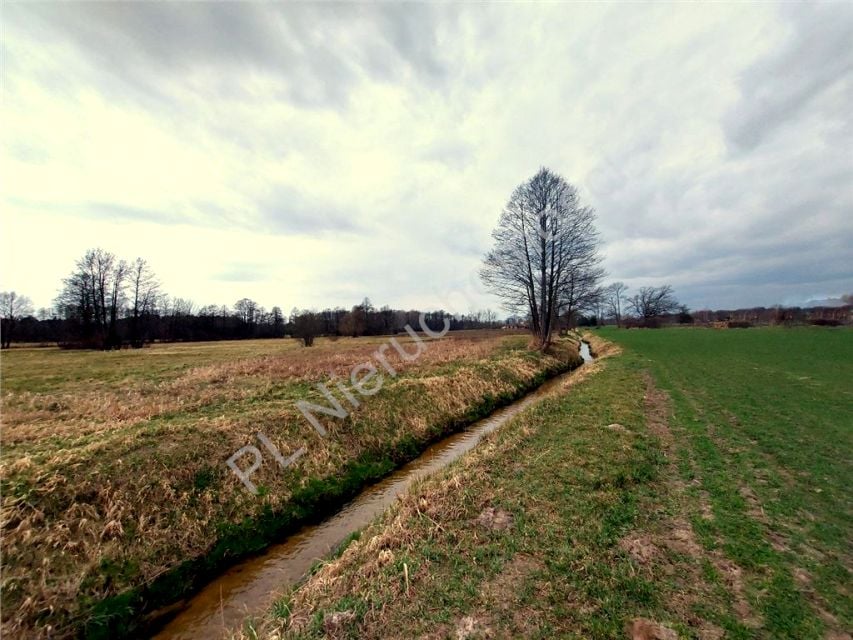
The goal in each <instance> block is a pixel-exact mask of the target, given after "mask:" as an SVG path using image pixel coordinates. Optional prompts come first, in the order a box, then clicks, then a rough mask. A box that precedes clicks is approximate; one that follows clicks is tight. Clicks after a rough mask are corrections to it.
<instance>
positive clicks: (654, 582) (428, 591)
mask: <svg viewBox="0 0 853 640" xmlns="http://www.w3.org/2000/svg"><path fill="white" fill-rule="evenodd" d="M591 339H592V340H593V346H594V347H595V348H596V350H597V352H598V354H599V355H604V356H607V357H604V358H600V359H599V360H598V361H597V362H596V363H594V364H593V365H591V366H588V367H584V368H583V369H582V370H581V371H580V372H578V374H575V375H576V378H577V379H576V381H575V383H574V384H573V385H572V386H570V387H569V388H567V389H566V392H565V393H563V394H559V395H557V396H555V397H552V398H549V399H547V400H545V401H543V402H541V403H540V404H538V405H535V406H534V407H532V408H531V409H529V410H527V411H525V412H523V413H522V414H520V415H519V416H518V417H517V418H516V419H515V420H514V421H513V422H511V423H510V424H508V425H507V426H506V427H504V428H503V429H502V430H500V431H498V432H496V433H494V434H492V436H490V438H489V439H488V440H487V441H486V442H485V443H484V444H483V445H481V447H480V448H478V449H477V450H476V451H475V452H473V453H472V454H470V455H468V456H466V457H465V458H464V459H462V460H460V461H459V462H458V463H456V464H454V465H452V466H451V467H449V468H448V469H447V470H445V471H444V472H443V473H441V474H438V475H436V476H434V477H433V478H430V479H428V480H426V481H424V482H421V483H420V484H419V485H417V486H416V487H415V488H413V490H412V491H411V492H410V494H409V495H407V496H406V497H405V498H404V499H402V500H401V501H400V502H399V503H398V504H397V505H395V507H393V508H392V509H390V510H389V511H388V512H386V514H385V515H384V516H383V517H382V518H380V519H379V520H378V521H377V522H375V523H374V524H372V525H370V526H369V527H368V528H367V529H366V530H364V531H363V532H362V534H361V535H360V536H359V537H358V538H357V539H355V540H353V541H352V542H350V543H349V545H348V546H346V548H344V549H342V550H341V551H340V553H339V554H338V555H337V556H336V557H335V558H332V559H329V560H328V561H327V562H325V563H324V564H322V565H321V566H319V567H318V568H317V570H316V571H315V572H314V573H313V574H312V576H311V577H310V578H309V579H308V580H307V581H306V582H305V583H303V584H302V585H299V586H298V587H296V588H295V589H292V590H290V591H288V592H285V593H284V594H283V595H282V597H281V599H280V600H279V601H278V602H277V603H276V605H275V606H274V607H273V608H272V609H271V610H270V611H269V613H268V614H267V615H266V616H265V617H263V618H261V619H250V620H247V622H246V624H245V628H244V629H243V630H242V632H240V634H239V635H241V636H242V637H244V638H256V637H264V638H283V637H287V638H315V637H317V638H319V637H332V638H345V637H350V638H389V637H390V638H413V637H415V638H444V637H454V638H503V637H528V638H551V637H566V638H625V637H628V638H634V639H639V640H651V639H658V640H661V639H663V640H672V639H674V638H702V639H708V640H711V639H717V638H766V639H777V638H791V639H805V638H827V639H833V640H841V639H843V638H848V639H849V638H850V635H849V634H850V631H851V628H853V603H851V593H850V584H851V570H853V557H851V531H853V529H851V524H853V523H852V522H851V520H853V509H851V497H850V489H849V484H850V478H851V477H852V476H851V468H850V466H851V454H853V446H852V445H853V417H851V416H853V412H851V409H852V408H853V385H851V382H850V381H851V380H853V333H851V331H850V330H847V329H818V328H812V329H807V328H795V329H749V330H711V329H662V330H628V331H626V330H615V329H610V330H602V331H600V332H599V333H597V335H595V336H594V337H593V338H591ZM614 344H615V345H619V346H618V347H615V346H612V345H614Z"/></svg>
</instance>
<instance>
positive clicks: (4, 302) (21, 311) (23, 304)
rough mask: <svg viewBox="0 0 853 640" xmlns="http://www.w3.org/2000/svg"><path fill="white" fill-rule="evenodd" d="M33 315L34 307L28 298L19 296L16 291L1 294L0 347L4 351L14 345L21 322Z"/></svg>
mask: <svg viewBox="0 0 853 640" xmlns="http://www.w3.org/2000/svg"><path fill="white" fill-rule="evenodd" d="M32 313H33V305H32V302H30V299H29V298H28V297H27V296H19V295H18V294H17V293H15V292H14V291H4V292H2V293H0V314H2V316H0V346H2V348H3V349H8V348H9V345H10V344H12V338H13V337H15V333H16V330H17V328H18V324H19V323H20V321H21V320H22V319H24V318H27V317H29V316H31V315H32Z"/></svg>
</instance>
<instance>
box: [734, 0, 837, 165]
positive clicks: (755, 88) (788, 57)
mask: <svg viewBox="0 0 853 640" xmlns="http://www.w3.org/2000/svg"><path fill="white" fill-rule="evenodd" d="M783 15H784V16H785V17H786V18H787V20H788V22H789V25H790V29H791V35H790V36H789V37H788V40H787V42H786V43H785V44H784V45H783V46H782V47H781V49H778V50H776V51H773V52H771V53H770V54H768V55H767V56H766V57H764V58H762V59H761V60H759V61H758V62H757V63H755V64H754V65H753V66H752V67H750V68H749V69H747V70H746V71H745V72H744V73H743V75H742V77H741V78H740V81H739V83H738V87H739V89H740V92H741V99H740V101H739V102H738V103H737V104H736V105H735V107H734V108H733V109H732V110H731V111H730V113H728V114H727V115H726V117H725V118H724V121H723V126H724V129H725V131H726V134H727V136H728V138H729V140H730V142H731V143H732V144H734V145H735V147H736V148H740V149H751V148H753V147H755V146H756V145H758V144H760V143H761V142H762V141H763V140H764V139H765V138H766V137H767V136H769V135H771V133H772V132H773V131H774V130H776V129H777V128H779V127H780V126H782V125H783V124H784V123H786V122H788V121H790V120H792V119H793V118H795V117H796V116H797V115H798V114H800V113H801V112H803V111H804V110H806V109H819V108H820V105H819V104H817V103H818V101H819V99H820V98H821V96H822V95H823V94H825V93H826V92H827V91H829V90H830V89H831V88H833V87H835V86H840V88H841V91H842V94H843V95H842V98H841V102H842V104H846V105H848V107H849V105H850V104H851V102H853V82H851V74H853V47H851V46H850V42H851V41H853V10H851V7H850V6H849V5H844V4H843V3H840V4H835V3H826V4H796V5H791V6H790V7H787V8H786V9H783Z"/></svg>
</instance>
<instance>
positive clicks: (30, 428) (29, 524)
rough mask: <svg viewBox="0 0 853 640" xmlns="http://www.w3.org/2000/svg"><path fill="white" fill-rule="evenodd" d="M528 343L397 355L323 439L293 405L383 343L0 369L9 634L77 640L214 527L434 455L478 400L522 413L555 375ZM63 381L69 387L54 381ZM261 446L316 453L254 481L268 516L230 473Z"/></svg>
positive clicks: (453, 345)
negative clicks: (309, 491)
mask: <svg viewBox="0 0 853 640" xmlns="http://www.w3.org/2000/svg"><path fill="white" fill-rule="evenodd" d="M523 341H524V338H523V337H518V336H506V335H501V334H497V333H485V332H484V333H469V334H463V335H461V336H453V337H449V338H446V339H443V340H440V341H436V342H432V343H429V346H428V348H427V349H426V351H425V352H424V353H423V355H422V356H421V357H419V358H418V359H417V360H416V361H414V362H405V361H403V360H401V359H400V358H399V357H396V355H395V353H394V350H393V349H389V350H388V351H387V355H388V360H389V361H390V362H391V363H392V365H393V367H394V368H395V369H396V370H397V371H398V372H399V374H400V375H399V377H397V378H394V379H392V378H390V377H387V378H386V383H385V385H384V387H383V389H382V391H381V392H380V393H379V394H377V395H376V396H373V397H371V398H366V399H365V400H364V402H363V403H362V404H361V406H360V407H359V408H358V409H356V410H353V411H352V412H351V414H350V416H349V417H348V418H347V419H345V420H334V419H331V418H330V419H328V420H324V422H326V423H327V427H328V428H329V437H327V438H320V437H319V436H318V435H317V434H316V432H314V431H313V429H311V427H310V426H309V425H308V423H307V422H306V421H305V419H304V418H303V416H301V415H300V414H299V413H298V411H297V410H296V409H295V406H294V402H295V400H298V399H313V400H314V401H318V402H319V401H322V400H321V396H320V394H319V393H318V392H317V391H316V389H314V388H313V386H312V384H313V383H314V382H315V381H319V380H324V379H328V377H329V375H330V374H334V375H337V376H339V377H341V378H345V377H348V374H349V371H350V369H351V367H352V366H353V365H355V364H358V363H361V362H364V361H367V360H369V359H370V358H371V356H372V354H373V353H374V352H375V351H376V349H377V347H378V346H379V345H380V344H381V343H382V342H383V340H379V339H358V340H347V339H342V340H340V341H337V342H334V343H332V342H327V341H321V342H320V343H318V345H317V346H316V347H314V348H311V349H304V348H295V347H294V346H293V344H294V343H293V342H287V343H285V342H283V341H281V342H280V341H254V342H245V343H220V344H208V345H193V346H187V345H178V346H155V347H153V348H151V349H146V350H144V351H138V352H123V353H120V354H91V353H69V352H60V351H53V350H26V349H21V350H16V352H15V353H11V354H4V358H3V362H2V366H3V378H4V384H5V388H4V392H3V433H2V441H3V453H2V462H0V477H2V481H3V486H4V491H3V502H2V531H3V551H4V571H3V583H2V589H3V627H2V629H3V631H4V632H5V633H11V634H16V635H20V634H21V633H26V635H27V637H39V636H46V635H48V634H50V633H51V630H53V631H52V634H53V635H54V636H55V637H62V636H64V635H68V634H70V633H72V632H73V631H74V630H75V629H79V624H80V623H81V622H84V621H85V620H86V618H87V617H88V616H89V606H90V603H96V602H98V601H99V600H101V599H102V598H104V597H107V596H114V595H116V594H120V593H123V592H125V591H126V590H128V589H129V588H134V587H138V586H140V585H143V584H150V583H151V582H152V581H153V580H154V579H155V578H157V577H158V576H160V575H163V574H164V572H167V571H169V570H170V569H173V568H175V567H176V566H178V565H179V564H180V563H181V562H183V561H185V560H187V559H191V558H198V557H203V556H204V555H205V554H207V553H208V552H209V551H210V549H211V547H212V545H213V544H214V543H215V541H216V540H217V538H218V536H219V535H220V532H221V531H222V527H227V526H230V525H236V524H239V523H241V522H243V521H244V520H245V519H247V518H249V519H252V518H256V517H259V516H260V515H261V514H262V513H264V511H265V510H271V511H272V512H278V511H280V510H282V509H283V508H285V507H286V506H287V505H288V504H289V500H290V499H291V496H292V495H293V494H294V492H295V491H299V490H302V489H304V488H305V487H306V484H307V482H308V481H309V480H310V479H323V478H330V477H335V476H337V475H339V474H340V472H341V470H342V469H343V468H344V467H345V466H346V465H347V464H348V463H350V462H352V461H353V460H355V459H357V458H359V456H362V455H365V454H371V455H375V454H378V452H381V451H383V450H387V449H388V447H389V446H392V445H394V444H395V443H399V442H402V441H403V440H405V439H407V438H408V439H414V440H416V441H423V440H425V439H428V438H430V437H433V436H434V435H435V429H436V426H440V425H444V424H447V423H448V422H452V421H454V420H459V419H460V418H461V417H462V416H464V415H465V414H466V413H467V412H469V411H470V410H472V409H473V408H475V407H477V406H478V405H479V404H480V403H481V402H482V401H483V398H484V397H486V396H491V397H500V396H504V395H512V394H514V393H515V392H516V391H517V390H518V389H519V388H523V387H524V386H526V385H529V384H530V383H531V381H532V380H533V379H534V378H536V377H537V376H539V375H541V374H542V373H543V372H544V371H546V370H553V369H555V368H557V367H559V366H561V365H560V362H559V361H558V360H557V359H555V358H554V357H551V356H543V355H541V354H537V353H532V352H529V351H527V350H525V349H523V348H521V345H523V344H524V342H523ZM400 342H401V343H402V344H403V345H404V347H408V348H409V349H410V348H411V347H412V346H413V345H407V343H408V342H410V340H409V339H408V338H407V339H405V340H403V339H401V340H400ZM240 353H246V354H248V356H247V357H240ZM194 363H196V364H197V366H194ZM57 367H61V375H58V374H57V375H53V374H51V373H50V371H51V370H56V368H57ZM257 432H262V433H264V434H265V435H267V436H268V437H269V438H270V440H272V441H273V442H274V443H275V444H276V446H278V447H279V449H280V450H281V452H282V453H283V454H284V455H285V456H286V455H288V454H289V453H291V452H293V451H295V450H296V449H298V448H299V447H303V446H304V447H306V449H307V451H308V453H307V454H306V455H305V456H304V457H303V458H301V459H300V460H299V462H298V464H297V465H296V469H289V470H287V471H285V472H282V471H281V469H280V468H279V467H277V466H276V465H275V464H274V463H273V462H272V461H271V460H266V461H265V463H264V464H263V465H262V467H261V468H260V469H259V470H258V471H257V472H256V473H255V474H254V475H253V477H252V480H253V482H255V484H257V485H258V486H259V487H262V489H263V492H264V494H265V495H263V497H262V498H256V497H254V496H252V495H251V494H249V493H248V492H247V491H245V489H244V488H243V486H242V484H240V482H239V481H238V480H237V478H236V477H235V476H234V475H233V474H231V473H230V471H229V470H228V469H227V467H226V466H225V464H224V462H225V460H226V459H227V458H228V457H229V456H230V455H231V454H233V453H234V452H235V451H236V450H237V449H239V448H240V447H242V446H243V445H245V444H249V443H252V442H253V435H254V434H255V433H257Z"/></svg>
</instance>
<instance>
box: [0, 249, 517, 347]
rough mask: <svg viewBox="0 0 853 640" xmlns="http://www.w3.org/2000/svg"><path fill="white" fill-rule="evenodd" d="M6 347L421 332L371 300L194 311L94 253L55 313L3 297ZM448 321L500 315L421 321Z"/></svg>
mask: <svg viewBox="0 0 853 640" xmlns="http://www.w3.org/2000/svg"><path fill="white" fill-rule="evenodd" d="M2 306H3V309H2V317H3V326H2V333H3V346H4V347H8V346H9V344H10V343H11V342H27V343H56V344H58V345H59V346H61V347H65V348H77V349H119V348H122V347H125V346H129V347H135V348H139V347H142V346H144V345H145V344H146V343H150V342H155V341H157V342H161V341H162V342H179V341H207V340H235V339H246V338H283V337H286V336H292V337H295V338H299V339H301V340H302V341H303V342H304V343H305V344H306V345H308V346H310V345H311V344H312V343H313V339H314V337H315V336H318V335H327V336H352V337H358V336H370V335H386V334H394V333H399V332H401V331H403V330H404V328H405V326H406V325H407V324H408V325H410V326H412V327H413V328H415V329H418V328H419V326H420V322H419V317H420V311H418V310H405V311H404V310H399V309H391V308H389V307H387V306H385V307H381V308H376V307H374V306H373V304H372V303H371V302H370V300H369V299H368V298H365V299H364V300H363V301H362V302H361V303H359V304H356V305H354V306H353V307H352V308H350V309H343V308H328V309H323V310H322V311H314V310H307V309H297V308H293V309H292V310H291V312H290V314H288V315H286V314H285V313H284V312H283V311H282V309H281V308H280V307H278V306H274V307H272V308H271V309H269V310H268V309H265V308H264V307H263V306H261V305H260V304H258V303H257V302H255V301H254V300H251V299H249V298H242V299H240V300H238V301H236V302H235V303H234V304H233V305H232V306H231V307H228V306H224V305H222V306H217V305H206V306H196V305H195V304H194V303H193V302H192V301H190V300H186V299H183V298H173V297H170V296H169V295H167V294H165V293H163V292H162V291H161V288H160V284H159V281H158V280H157V278H156V277H155V275H154V273H153V272H152V271H151V269H150V267H149V265H148V263H147V262H146V261H145V260H143V259H141V258H138V259H136V260H134V261H133V262H127V261H125V260H120V259H119V258H117V257H116V256H115V255H114V254H112V253H109V252H107V251H104V250H102V249H93V250H90V251H87V252H86V254H85V255H84V256H83V257H82V258H81V259H80V260H78V261H77V263H76V265H75V269H74V271H73V272H72V273H71V274H70V275H69V276H68V277H67V278H65V279H64V280H63V283H62V288H61V290H60V293H59V295H58V296H57V298H56V300H55V301H54V305H53V308H52V309H40V310H39V311H38V312H34V311H33V308H32V305H31V303H30V301H29V299H28V298H26V297H25V296H17V295H16V294H15V293H4V294H3V300H2ZM445 319H447V320H448V321H449V323H450V329H451V330H460V329H485V328H496V327H500V326H502V325H503V322H499V321H498V318H497V314H496V313H495V312H493V311H490V310H486V311H480V312H475V313H469V314H467V315H451V314H450V313H447V312H445V311H442V310H436V311H428V312H425V322H426V324H427V326H428V327H429V328H431V329H435V330H440V329H442V328H443V327H444V321H445Z"/></svg>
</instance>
